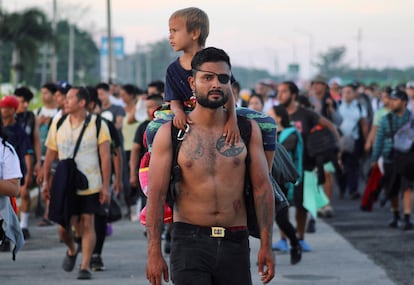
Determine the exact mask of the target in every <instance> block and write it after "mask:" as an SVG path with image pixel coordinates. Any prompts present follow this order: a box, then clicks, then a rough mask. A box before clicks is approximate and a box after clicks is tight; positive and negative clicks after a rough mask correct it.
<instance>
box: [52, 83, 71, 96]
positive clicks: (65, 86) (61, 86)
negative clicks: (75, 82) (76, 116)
mask: <svg viewBox="0 0 414 285" xmlns="http://www.w3.org/2000/svg"><path fill="white" fill-rule="evenodd" d="M56 87H57V90H58V91H59V92H60V93H62V94H65V95H66V93H68V91H69V89H70V88H72V86H71V85H70V84H69V83H68V82H67V81H64V80H63V81H58V83H57V84H56Z"/></svg>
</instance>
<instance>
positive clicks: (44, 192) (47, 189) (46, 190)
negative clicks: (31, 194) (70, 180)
mask: <svg viewBox="0 0 414 285" xmlns="http://www.w3.org/2000/svg"><path fill="white" fill-rule="evenodd" d="M42 196H43V199H45V200H46V201H49V200H50V187H49V184H48V183H47V181H45V182H43V184H42Z"/></svg>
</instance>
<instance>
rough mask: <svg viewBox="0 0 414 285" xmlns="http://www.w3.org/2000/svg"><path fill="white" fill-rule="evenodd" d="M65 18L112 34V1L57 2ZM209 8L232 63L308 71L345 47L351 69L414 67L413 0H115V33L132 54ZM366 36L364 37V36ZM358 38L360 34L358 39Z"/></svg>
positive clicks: (19, 3) (7, 5)
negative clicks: (177, 19)
mask: <svg viewBox="0 0 414 285" xmlns="http://www.w3.org/2000/svg"><path fill="white" fill-rule="evenodd" d="M56 1H57V9H58V18H59V19H69V20H71V21H72V22H76V23H77V24H78V25H79V26H81V27H82V28H84V29H86V30H88V31H89V32H91V33H92V34H93V36H94V38H95V39H96V41H97V43H98V42H99V39H100V37H101V36H103V35H105V33H106V25H107V24H106V13H107V6H106V2H107V1H106V0H83V1H80V0H56ZM0 5H1V6H2V7H3V9H5V10H7V11H20V10H22V9H24V8H27V7H33V6H36V7H39V8H41V9H42V10H44V11H45V12H46V13H47V14H48V15H52V1H51V0H0ZM191 6H194V7H198V8H201V9H202V10H204V11H205V12H206V13H207V14H208V16H209V20H210V35H209V37H208V39H207V46H215V47H219V48H222V49H224V50H225V51H226V52H227V53H228V54H229V55H230V58H231V61H232V64H233V65H236V66H244V67H251V68H263V69H266V70H268V71H269V72H270V73H272V74H280V73H283V72H286V70H287V66H288V64H289V63H299V64H300V70H301V76H302V77H304V78H309V77H311V76H313V75H315V73H316V69H315V67H313V66H311V65H310V62H316V61H317V57H318V55H319V54H321V53H325V52H326V51H327V50H328V49H329V48H332V47H338V46H345V47H346V48H347V53H346V56H345V62H346V63H347V64H349V65H350V66H351V67H355V68H356V67H358V62H360V66H361V67H373V68H384V67H398V68H405V67H409V66H414V31H413V29H412V26H413V23H414V1H412V0H392V1H391V0H375V1H374V0H255V1H251V0H238V1H236V0H209V1H201V0H191V1H187V0H146V1H142V0H112V1H111V11H112V17H111V19H112V31H113V32H112V33H113V35H114V36H123V37H124V40H125V51H126V53H131V52H133V51H134V50H135V49H136V47H137V46H138V45H141V46H142V45H146V44H148V43H154V42H157V41H159V40H162V39H166V38H168V19H169V16H170V15H171V14H172V13H173V12H174V11H176V10H178V9H182V8H186V7H191ZM358 35H359V36H358ZM358 39H359V40H358Z"/></svg>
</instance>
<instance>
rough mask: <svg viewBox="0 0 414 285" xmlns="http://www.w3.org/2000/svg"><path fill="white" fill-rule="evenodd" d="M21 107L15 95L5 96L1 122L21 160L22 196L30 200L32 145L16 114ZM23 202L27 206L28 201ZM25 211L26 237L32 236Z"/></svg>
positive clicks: (22, 215) (22, 223) (22, 217)
mask: <svg viewBox="0 0 414 285" xmlns="http://www.w3.org/2000/svg"><path fill="white" fill-rule="evenodd" d="M18 107H19V100H18V99H17V98H16V97H15V96H5V97H3V98H2V99H1V100H0V109H1V122H2V125H3V128H4V133H5V134H6V135H7V137H8V139H7V140H8V141H9V142H10V144H11V145H12V146H13V147H14V148H15V150H16V153H17V155H18V157H19V161H20V170H21V172H22V174H23V178H22V180H21V181H20V184H21V186H20V197H22V199H23V200H24V201H26V202H27V201H28V200H30V184H31V182H32V174H33V169H32V163H31V153H32V146H31V144H30V139H29V136H28V135H27V134H26V132H25V131H24V129H23V128H22V126H21V125H20V124H19V123H17V121H16V118H15V115H16V110H17V108H18ZM26 202H23V203H24V205H25V207H27V206H28V205H27V203H26ZM23 210H25V212H23V211H22V212H21V213H20V227H21V229H22V232H23V236H24V239H29V238H30V233H29V229H28V226H29V209H26V208H23Z"/></svg>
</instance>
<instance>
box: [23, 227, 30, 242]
mask: <svg viewBox="0 0 414 285" xmlns="http://www.w3.org/2000/svg"><path fill="white" fill-rule="evenodd" d="M22 233H23V237H24V240H28V239H29V238H30V232H29V229H28V228H22Z"/></svg>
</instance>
